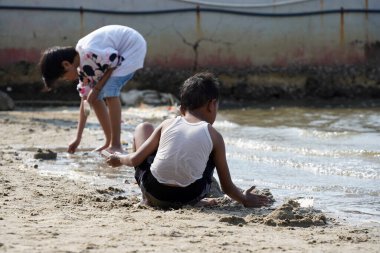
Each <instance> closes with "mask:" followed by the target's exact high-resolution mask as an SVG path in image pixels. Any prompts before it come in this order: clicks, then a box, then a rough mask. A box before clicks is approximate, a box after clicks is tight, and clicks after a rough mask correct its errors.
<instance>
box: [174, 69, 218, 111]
mask: <svg viewBox="0 0 380 253" xmlns="http://www.w3.org/2000/svg"><path fill="white" fill-rule="evenodd" d="M180 97H181V107H182V108H183V109H184V110H194V109H197V108H199V107H201V106H203V105H204V104H206V103H207V102H208V101H210V100H212V99H216V100H219V81H218V79H217V78H216V77H215V76H214V75H213V74H212V73H210V72H201V73H198V74H195V75H194V76H192V77H190V78H189V79H187V80H186V81H185V82H184V83H183V85H182V87H181V90H180Z"/></svg>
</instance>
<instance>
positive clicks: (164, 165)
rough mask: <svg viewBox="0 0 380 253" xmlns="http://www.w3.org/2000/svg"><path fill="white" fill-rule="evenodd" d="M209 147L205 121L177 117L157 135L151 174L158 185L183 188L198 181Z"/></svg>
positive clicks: (204, 166) (209, 152)
mask: <svg viewBox="0 0 380 253" xmlns="http://www.w3.org/2000/svg"><path fill="white" fill-rule="evenodd" d="M212 148H213V145H212V140H211V136H210V133H209V130H208V123H207V122H205V121H201V122H198V123H189V122H187V121H186V120H185V119H184V118H182V117H181V116H178V117H177V118H175V119H174V121H173V123H172V124H170V125H169V126H168V127H167V128H166V129H165V131H163V132H162V133H161V138H160V143H159V146H158V150H157V154H156V157H155V158H154V161H153V164H152V165H151V172H152V175H153V176H154V177H155V178H156V179H157V181H158V182H160V183H162V184H169V185H177V186H181V187H186V186H188V185H190V184H191V183H193V182H195V181H196V180H197V179H200V178H202V175H203V172H204V170H205V168H206V164H207V161H208V158H209V156H210V154H211V151H212Z"/></svg>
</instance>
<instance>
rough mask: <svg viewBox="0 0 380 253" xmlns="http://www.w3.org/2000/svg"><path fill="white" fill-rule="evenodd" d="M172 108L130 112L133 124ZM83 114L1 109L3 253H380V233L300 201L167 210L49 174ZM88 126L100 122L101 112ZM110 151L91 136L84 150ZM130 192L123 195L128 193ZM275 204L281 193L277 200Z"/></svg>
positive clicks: (96, 136) (0, 244)
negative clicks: (48, 158)
mask: <svg viewBox="0 0 380 253" xmlns="http://www.w3.org/2000/svg"><path fill="white" fill-rule="evenodd" d="M168 115H169V114H168V112H167V111H166V108H155V109H150V108H140V109H136V108H134V109H131V110H127V111H124V114H123V118H124V120H125V123H124V124H129V125H131V126H133V125H136V124H137V123H139V122H141V120H142V119H141V116H144V117H145V119H149V118H152V117H154V120H161V119H162V118H165V117H167V116H168ZM76 117H77V116H76V111H75V110H74V111H69V112H67V113H59V112H56V111H55V112H51V111H39V112H37V113H36V112H35V111H33V112H31V111H29V112H28V111H14V112H0V136H1V138H0V146H1V151H0V156H1V158H0V227H1V229H0V252H205V251H206V250H207V251H208V252H280V251H289V252H378V249H379V248H380V228H379V227H364V226H362V225H353V224H350V221H339V220H334V219H332V218H331V217H328V216H326V215H325V214H323V213H321V212H319V211H318V210H308V209H301V208H299V207H298V206H297V205H296V204H294V203H289V204H284V205H278V206H279V207H278V208H276V209H275V208H271V207H269V208H261V209H249V208H244V207H242V206H241V205H237V204H234V203H232V202H231V201H229V200H228V199H226V198H220V199H218V200H219V204H218V205H217V206H215V207H210V208H194V207H185V208H182V209H178V210H158V209H154V208H147V207H144V206H140V205H139V199H138V198H137V197H136V196H132V197H117V192H118V191H119V190H120V189H113V188H108V187H103V188H102V187H100V186H94V185H91V184H88V183H86V182H83V181H78V180H76V181H74V180H72V179H69V178H67V177H62V176H52V175H41V173H39V171H38V167H36V166H34V165H33V159H34V158H33V155H34V154H35V153H36V152H37V150H38V148H42V149H48V148H51V147H55V148H56V149H57V150H62V152H63V150H64V148H65V147H66V146H67V144H68V142H69V141H70V140H71V139H72V138H73V137H74V136H75V131H76V130H75V125H74V127H73V124H72V123H73V122H76ZM89 121H90V122H89V123H90V124H91V122H96V120H95V119H94V118H93V115H91V116H90V119H89ZM100 144H102V133H101V131H94V130H89V129H86V130H85V132H84V136H83V140H82V145H81V147H82V148H83V149H85V150H87V149H88V150H90V149H91V148H95V147H97V146H99V145H100ZM121 190H122V189H121ZM274 197H275V196H274Z"/></svg>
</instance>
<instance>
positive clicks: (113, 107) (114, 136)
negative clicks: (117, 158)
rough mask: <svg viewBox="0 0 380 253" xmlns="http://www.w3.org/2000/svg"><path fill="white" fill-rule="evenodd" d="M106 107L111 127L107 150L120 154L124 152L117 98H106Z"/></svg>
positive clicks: (119, 107)
mask: <svg viewBox="0 0 380 253" xmlns="http://www.w3.org/2000/svg"><path fill="white" fill-rule="evenodd" d="M106 100H107V105H108V112H109V119H110V125H111V145H110V147H109V148H108V151H109V152H110V153H115V152H120V153H123V152H124V150H123V148H122V146H121V140H120V135H121V103H120V98H119V97H107V98H106Z"/></svg>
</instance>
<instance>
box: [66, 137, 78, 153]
mask: <svg viewBox="0 0 380 253" xmlns="http://www.w3.org/2000/svg"><path fill="white" fill-rule="evenodd" d="M79 143H80V141H79V140H75V141H73V142H72V143H70V144H69V147H68V149H67V152H68V153H70V154H74V153H75V151H76V150H77V148H78V146H79Z"/></svg>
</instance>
